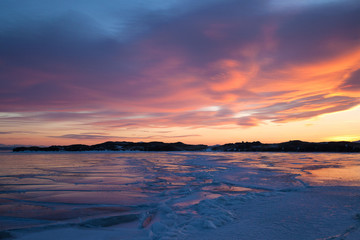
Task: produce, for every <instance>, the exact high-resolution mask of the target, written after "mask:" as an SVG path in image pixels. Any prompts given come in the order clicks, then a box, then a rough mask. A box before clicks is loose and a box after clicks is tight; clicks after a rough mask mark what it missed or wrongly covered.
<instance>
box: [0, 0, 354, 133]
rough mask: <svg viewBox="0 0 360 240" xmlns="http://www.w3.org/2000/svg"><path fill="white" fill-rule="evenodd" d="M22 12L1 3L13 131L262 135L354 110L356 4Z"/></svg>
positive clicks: (6, 102)
mask: <svg viewBox="0 0 360 240" xmlns="http://www.w3.org/2000/svg"><path fill="white" fill-rule="evenodd" d="M22 3H23V4H24V5H23V6H20V5H17V4H16V3H14V2H13V1H3V2H2V3H0V7H1V4H3V5H2V6H3V7H4V6H7V10H8V11H5V10H4V9H5V7H4V8H1V9H3V10H2V12H1V13H4V14H0V16H1V17H0V19H1V20H3V21H0V22H2V23H1V24H0V68H1V69H4V70H3V71H1V73H0V81H1V85H2V87H1V89H0V93H1V94H0V111H3V112H21V113H26V114H23V115H22V116H19V117H18V118H16V119H17V120H21V119H23V121H37V122H56V123H59V122H66V121H73V122H77V123H82V124H84V125H87V126H91V127H98V128H101V129H106V130H107V131H110V130H111V129H122V128H123V129H125V128H144V127H149V128H158V127H176V126H178V127H190V128H191V127H209V126H222V125H229V124H238V125H241V126H258V125H261V124H262V123H264V122H266V121H274V122H288V121H296V120H301V119H307V118H311V117H315V116H318V115H321V114H325V113H331V112H337V111H342V110H346V109H349V108H352V107H354V106H356V105H358V104H359V97H358V96H359V95H358V94H359V92H360V89H359V84H358V82H359V81H358V80H357V79H358V78H359V70H358V62H359V61H360V45H359V42H358V39H359V37H360V32H359V29H360V19H359V16H360V14H359V12H360V4H359V2H358V1H337V2H334V3H331V4H325V3H324V4H320V5H311V4H310V5H308V6H302V7H299V8H292V9H291V10H289V9H287V8H281V9H277V10H276V11H274V9H273V8H272V7H271V4H270V3H269V1H241V2H239V1H230V0H227V1H215V0H214V1H211V3H210V2H207V3H206V4H205V3H194V1H184V2H182V1H172V3H166V4H165V5H164V2H163V1H155V0H152V1H147V2H146V3H145V2H143V1H134V2H133V1H131V3H130V2H126V3H125V2H121V3H120V2H119V1H107V2H106V3H102V4H100V5H99V1H94V0H91V1H89V2H86V1H79V2H77V3H74V4H68V3H66V1H65V2H64V1H55V3H51V4H50V3H48V2H47V1H40V0H39V1H37V2H36V3H37V4H35V5H34V8H28V7H29V5H28V4H29V3H26V1H23V2H22ZM4 4H5V5H4ZM6 4H7V5H6ZM53 4H55V5H53ZM142 4H143V5H144V6H142ZM10 10H11V11H10ZM15 10H16V11H15ZM11 14H13V15H11ZM11 16H12V17H11ZM20 16H23V18H20ZM5 23H6V24H5ZM209 106H219V109H217V110H216V111H197V110H198V109H202V108H206V107H209ZM243 112H246V113H248V114H249V115H244V116H242V117H237V114H238V113H240V116H241V113H243ZM55 137H56V136H55ZM57 137H58V138H73V139H84V138H92V139H104V138H108V137H109V136H106V135H101V134H100V135H96V134H95V135H92V134H79V135H77V134H67V135H60V136H57Z"/></svg>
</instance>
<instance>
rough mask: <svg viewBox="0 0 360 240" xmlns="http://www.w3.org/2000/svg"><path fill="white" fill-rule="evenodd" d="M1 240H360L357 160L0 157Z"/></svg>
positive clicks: (301, 156)
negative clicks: (13, 239)
mask: <svg viewBox="0 0 360 240" xmlns="http://www.w3.org/2000/svg"><path fill="white" fill-rule="evenodd" d="M0 163H1V169H0V203H1V205H0V228H1V229H0V231H1V232H0V239H6V238H11V237H13V238H15V239H22V240H30V239H34V240H35V239H36V240H41V239H54V240H55V239H87V240H91V239H106V240H107V239H109V240H111V239H144V240H146V239H319V240H320V239H321V240H330V239H349V240H352V239H354V240H355V239H357V240H359V239H360V154H335V153H331V154H329V153H326V154H325V153H220V152H199V153H193V152H192V153H190V152H171V153H170V152H97V153H1V154H0Z"/></svg>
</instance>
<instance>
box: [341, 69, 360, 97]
mask: <svg viewBox="0 0 360 240" xmlns="http://www.w3.org/2000/svg"><path fill="white" fill-rule="evenodd" d="M340 87H341V89H343V90H345V91H354V92H359V91H360V69H357V70H356V71H354V72H352V73H351V74H350V76H349V77H348V78H346V79H345V80H344V82H343V83H342V84H341V86H340Z"/></svg>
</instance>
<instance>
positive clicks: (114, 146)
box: [13, 140, 360, 152]
mask: <svg viewBox="0 0 360 240" xmlns="http://www.w3.org/2000/svg"><path fill="white" fill-rule="evenodd" d="M13 151H14V152H24V151H44V152H60V151H70V152H73V151H218V152H360V143H358V142H344V141H343V142H320V143H313V142H303V141H299V140H295V141H289V142H283V143H274V144H263V143H261V142H259V141H256V142H237V143H228V144H224V145H216V146H211V147H210V146H207V145H203V144H199V145H191V144H185V143H182V142H176V143H163V142H137V143H134V142H104V143H100V144H95V145H84V144H75V145H68V146H50V147H38V146H33V147H15V148H14V149H13Z"/></svg>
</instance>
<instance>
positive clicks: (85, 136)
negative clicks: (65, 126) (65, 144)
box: [49, 134, 112, 140]
mask: <svg viewBox="0 0 360 240" xmlns="http://www.w3.org/2000/svg"><path fill="white" fill-rule="evenodd" d="M49 137H51V138H69V139H79V140H84V139H85V140H88V139H109V138H112V137H111V136H107V135H97V134H65V135H60V136H49Z"/></svg>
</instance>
